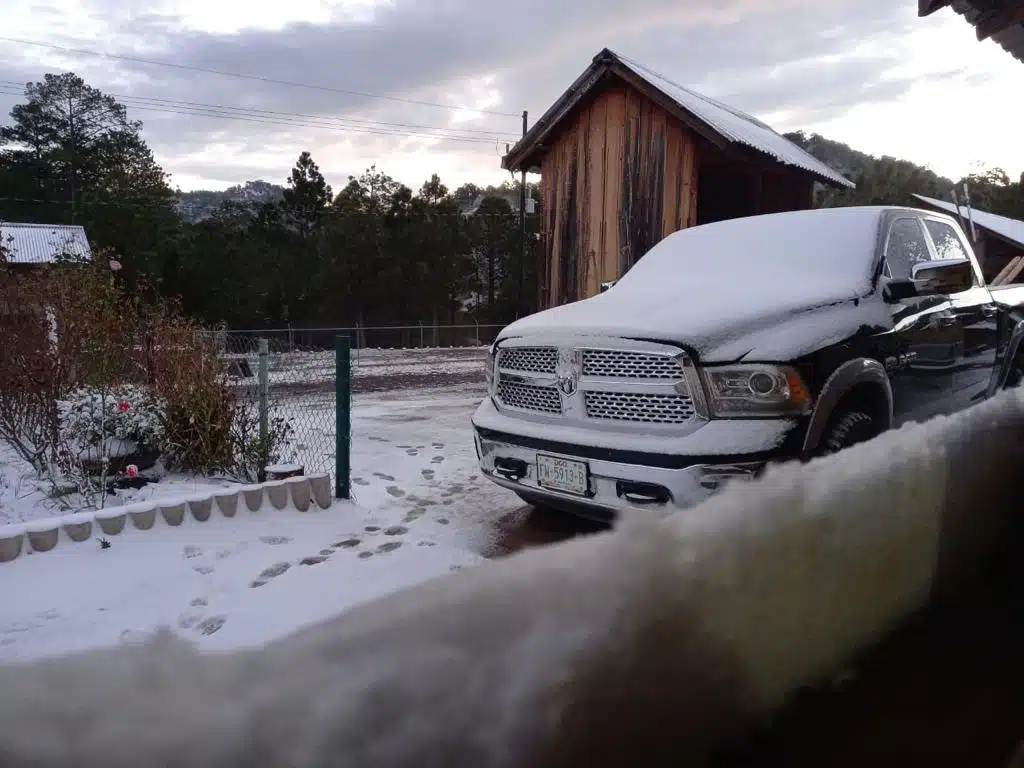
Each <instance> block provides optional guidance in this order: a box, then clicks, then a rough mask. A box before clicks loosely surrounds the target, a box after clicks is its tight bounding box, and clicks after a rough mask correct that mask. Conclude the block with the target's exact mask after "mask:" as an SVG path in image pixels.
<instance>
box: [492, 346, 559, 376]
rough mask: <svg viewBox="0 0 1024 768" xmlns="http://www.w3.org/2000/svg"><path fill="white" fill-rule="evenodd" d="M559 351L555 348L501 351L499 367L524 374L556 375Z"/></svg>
mask: <svg viewBox="0 0 1024 768" xmlns="http://www.w3.org/2000/svg"><path fill="white" fill-rule="evenodd" d="M557 363H558V350H557V349H555V348H554V347H512V348H510V349H502V350H500V353H499V356H498V367H499V368H504V369H505V370H508V371H523V372H524V373H554V372H555V366H556V365H557Z"/></svg>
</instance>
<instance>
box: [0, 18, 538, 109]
mask: <svg viewBox="0 0 1024 768" xmlns="http://www.w3.org/2000/svg"><path fill="white" fill-rule="evenodd" d="M0 41H4V42H8V43H18V44H20V45H33V46H37V47H39V48H49V49H51V50H55V51H64V52H65V53H79V54H83V55H86V56H99V57H101V58H107V59H114V60H115V61H131V62H134V63H136V64H148V65H150V66H156V67H170V68H173V69H181V70H186V71H189V72H203V73H205V74H208V75H220V76H221V77H236V78H239V79H242V80H255V81H257V82H261V83H270V84H273V85H286V86H289V87H291V88H306V89H308V90H313V91H326V92H328V93H340V94H344V95H346V96H359V97H361V98H366V99H380V100H383V101H393V102H398V103H401V104H415V105H417V106H421V107H435V108H437V109H449V110H454V111H461V110H463V109H465V110H468V111H470V112H479V113H480V114H485V115H495V116H497V117H516V118H518V117H519V115H518V114H513V113H512V112H498V111H495V110H490V109H473V108H471V107H454V106H452V105H451V104H438V103H437V102H433V101H419V100H417V99H405V98H401V97H399V96H385V95H383V94H379V93H367V92H364V91H351V90H347V89H344V88H332V87H330V86H327V85H314V84H312V83H297V82H294V81H291V80H278V79H276V78H272V77H263V76H262V75H246V74H242V73H239V72H225V71H223V70H219V69H208V68H206V67H195V66H192V65H189V64H175V63H174V62H170V61H156V60H153V59H143V58H139V57H137V56H121V55H117V54H112V53H103V52H101V51H92V50H89V49H88V48H72V47H69V46H65V45H55V44H54V43H43V42H40V41H38V40H23V39H21V38H17V37H4V36H0Z"/></svg>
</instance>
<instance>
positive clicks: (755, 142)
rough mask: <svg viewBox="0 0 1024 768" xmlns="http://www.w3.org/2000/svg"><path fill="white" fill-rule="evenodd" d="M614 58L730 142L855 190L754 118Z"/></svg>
mask: <svg viewBox="0 0 1024 768" xmlns="http://www.w3.org/2000/svg"><path fill="white" fill-rule="evenodd" d="M612 53H614V51H613V52H612ZM614 55H615V56H616V57H617V58H618V59H619V61H621V62H622V64H623V65H624V66H626V67H627V68H628V69H629V70H630V71H632V72H633V73H634V74H635V75H637V76H638V77H642V78H643V79H644V80H645V81H647V82H648V83H649V84H650V85H652V86H653V87H655V88H657V89H658V90H659V91H661V92H662V93H663V94H665V95H666V96H667V97H669V98H670V99H672V100H673V101H675V102H676V103H677V104H678V105H679V106H680V107H682V108H683V109H685V110H687V111H688V112H692V113H693V114H694V115H695V116H696V117H698V118H700V119H701V120H702V121H703V122H705V123H707V124H708V125H709V126H710V127H711V128H713V129H714V130H715V132H716V133H719V134H721V135H722V136H723V137H724V138H726V139H728V140H729V141H731V142H735V143H738V144H744V145H746V146H748V147H751V148H752V149H756V150H757V151H758V152H763V153H764V154H766V155H769V156H770V157H772V158H774V159H775V160H777V161H779V162H780V163H782V164H783V165H793V166H796V167H797V168H802V169H803V170H805V171H810V172H811V173H814V174H816V175H818V176H823V177H825V178H827V179H830V180H832V181H834V182H835V183H836V184H840V185H842V186H845V187H853V186H854V184H853V182H851V181H850V180H849V179H847V178H846V177H845V176H843V175H842V174H841V173H839V172H837V171H835V170H833V169H832V168H829V167H828V166H827V165H825V163H823V162H821V161H820V160H818V158H816V157H814V156H813V155H812V154H810V153H809V152H807V151H805V150H804V149H801V148H800V147H798V146H797V145H796V144H794V143H793V142H791V141H790V140H789V139H787V138H786V137H784V136H782V135H781V134H779V133H777V132H776V131H775V130H774V129H773V128H772V127H771V126H769V125H767V124H766V123H764V122H762V121H760V120H758V119H757V118H756V117H753V116H751V115H748V114H746V113H745V112H741V111H740V110H738V109H735V108H733V107H730V106H728V105H727V104H723V103H722V102H720V101H716V100H715V99H711V98H708V97H707V96H702V95H701V94H699V93H697V92H696V91H691V90H690V89H689V88H686V87H684V86H682V85H679V83H676V82H674V81H672V80H670V79H669V78H667V77H665V76H664V75H662V74H659V73H658V72H655V71H654V70H652V69H648V68H647V67H645V66H644V65H643V64H640V63H639V62H636V61H633V60H632V59H630V58H628V57H626V56H623V55H621V54H618V53H614Z"/></svg>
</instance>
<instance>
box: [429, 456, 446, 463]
mask: <svg viewBox="0 0 1024 768" xmlns="http://www.w3.org/2000/svg"><path fill="white" fill-rule="evenodd" d="M442 461H444V456H435V457H434V458H432V459H431V460H430V463H431V464H440V463H441V462H442Z"/></svg>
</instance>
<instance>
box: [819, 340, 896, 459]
mask: <svg viewBox="0 0 1024 768" xmlns="http://www.w3.org/2000/svg"><path fill="white" fill-rule="evenodd" d="M865 383H867V384H872V385H874V386H877V387H878V388H879V390H880V391H881V393H882V395H883V397H884V398H885V403H886V412H885V423H884V424H883V425H882V427H883V429H889V427H890V426H892V408H893V405H892V384H891V383H890V382H889V375H888V374H887V373H886V372H885V368H884V366H883V365H882V364H881V363H880V362H878V361H877V360H872V359H871V358H865V357H862V358H858V359H856V360H849V361H847V362H845V363H843V364H842V365H840V366H839V367H838V368H836V369H835V370H834V371H833V372H832V375H831V376H829V377H828V379H827V380H826V381H825V384H824V386H822V388H821V392H820V394H819V395H818V402H817V403H815V405H814V411H813V412H812V413H811V422H810V424H809V425H808V426H807V434H806V435H805V436H804V447H803V450H804V454H808V455H809V454H811V453H813V452H814V451H816V450H817V449H818V446H819V444H820V443H821V438H822V435H823V434H824V432H825V427H826V425H827V424H828V420H829V418H830V417H831V416H832V412H833V411H835V409H836V406H837V405H839V402H840V401H841V400H842V399H843V396H844V395H846V394H847V393H848V392H850V390H852V389H853V388H854V387H855V386H857V385H858V384H865Z"/></svg>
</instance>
